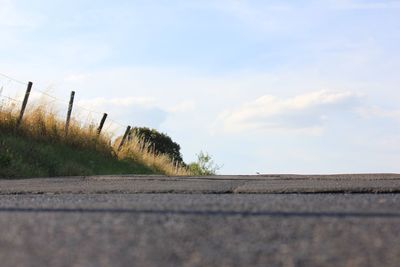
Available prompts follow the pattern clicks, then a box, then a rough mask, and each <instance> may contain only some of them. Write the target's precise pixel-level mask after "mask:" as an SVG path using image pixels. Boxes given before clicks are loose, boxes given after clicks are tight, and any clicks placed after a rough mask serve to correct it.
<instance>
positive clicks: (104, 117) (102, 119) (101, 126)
mask: <svg viewBox="0 0 400 267" xmlns="http://www.w3.org/2000/svg"><path fill="white" fill-rule="evenodd" d="M106 119H107V113H104V114H103V118H101V121H100V125H99V128H97V135H100V133H101V130H102V129H103V126H104V122H105V121H106Z"/></svg>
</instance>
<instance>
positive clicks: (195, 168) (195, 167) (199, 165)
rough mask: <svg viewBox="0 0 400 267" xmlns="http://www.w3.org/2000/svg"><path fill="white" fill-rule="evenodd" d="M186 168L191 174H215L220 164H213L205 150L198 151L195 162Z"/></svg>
mask: <svg viewBox="0 0 400 267" xmlns="http://www.w3.org/2000/svg"><path fill="white" fill-rule="evenodd" d="M188 169H189V172H190V173H191V174H192V175H215V174H216V173H217V171H218V170H219V169H221V166H218V165H217V164H215V163H214V161H213V160H212V158H211V156H210V155H209V154H208V153H207V152H206V153H203V151H200V153H199V154H197V162H192V163H190V164H189V165H188Z"/></svg>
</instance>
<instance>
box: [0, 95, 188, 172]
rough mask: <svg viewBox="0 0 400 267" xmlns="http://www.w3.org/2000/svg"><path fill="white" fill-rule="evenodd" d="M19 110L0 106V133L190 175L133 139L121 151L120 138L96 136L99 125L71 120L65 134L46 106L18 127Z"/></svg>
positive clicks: (37, 108) (29, 114)
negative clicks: (82, 123)
mask: <svg viewBox="0 0 400 267" xmlns="http://www.w3.org/2000/svg"><path fill="white" fill-rule="evenodd" d="M18 112H19V107H17V106H15V105H13V104H12V103H11V104H7V103H6V104H3V105H2V106H1V107H0V131H3V132H8V133H10V132H13V133H15V134H18V135H22V136H24V137H26V138H28V139H34V140H41V141H45V142H48V143H64V144H67V145H69V146H72V147H76V148H84V149H92V150H96V151H97V152H98V153H104V154H108V155H112V156H113V157H117V158H118V159H120V160H132V161H134V162H137V163H140V164H142V165H145V166H147V167H149V168H151V169H153V170H154V171H155V172H157V173H162V174H165V175H168V176H174V175H176V176H183V175H190V173H189V171H188V170H187V168H186V166H183V165H179V164H175V163H174V162H173V161H172V160H171V159H170V158H169V157H168V156H167V155H163V154H157V153H155V152H154V150H152V149H150V147H151V145H150V144H147V143H145V142H144V141H143V140H140V139H139V138H137V137H136V136H131V137H130V138H129V140H128V141H127V142H126V143H125V144H124V146H123V147H122V149H121V150H120V151H118V146H119V142H120V140H121V139H120V138H117V139H116V140H114V141H113V140H112V135H111V134H104V133H102V134H101V135H100V136H98V135H97V128H96V127H97V126H96V125H93V124H88V125H83V126H82V125H81V124H80V123H78V122H77V121H76V120H74V119H72V120H71V122H70V125H69V128H68V134H66V133H65V121H61V120H60V119H58V118H57V116H56V115H55V113H54V112H52V110H51V108H49V107H48V106H47V105H46V104H38V105H36V106H35V107H34V108H31V109H29V110H27V111H26V112H25V114H24V118H23V120H22V122H21V124H20V125H19V126H17V118H18Z"/></svg>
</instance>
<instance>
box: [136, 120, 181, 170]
mask: <svg viewBox="0 0 400 267" xmlns="http://www.w3.org/2000/svg"><path fill="white" fill-rule="evenodd" d="M131 134H134V135H135V136H136V137H137V138H139V139H140V140H142V141H143V149H144V148H146V147H147V149H148V150H150V151H151V152H153V153H155V154H164V155H167V156H168V157H169V158H170V159H171V160H173V161H174V162H177V163H179V164H183V165H184V162H183V159H182V154H181V152H180V150H181V147H180V145H179V144H178V143H175V142H174V141H172V139H171V137H169V136H168V135H166V134H165V133H160V132H158V131H157V130H155V129H150V128H147V127H134V128H133V129H132V130H131Z"/></svg>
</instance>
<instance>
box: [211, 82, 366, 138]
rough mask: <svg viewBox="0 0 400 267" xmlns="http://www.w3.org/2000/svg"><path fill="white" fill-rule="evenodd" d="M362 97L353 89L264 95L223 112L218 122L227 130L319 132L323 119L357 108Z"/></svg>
mask: <svg viewBox="0 0 400 267" xmlns="http://www.w3.org/2000/svg"><path fill="white" fill-rule="evenodd" d="M359 98H360V95H359V94H356V93H353V92H333V91H327V90H321V91H316V92H312V93H308V94H303V95H298V96H295V97H293V98H287V99H281V98H278V97H275V96H272V95H264V96H261V97H259V98H257V99H256V100H254V101H251V102H248V103H245V104H243V105H242V106H241V107H239V108H238V109H234V110H227V111H225V112H223V113H222V114H221V115H220V116H219V118H218V120H217V123H216V125H218V126H219V128H222V130H223V131H225V132H243V131H247V130H251V131H270V130H283V131H296V132H300V133H307V134H320V133H321V132H322V129H323V128H322V126H323V122H324V121H326V120H327V119H328V118H329V115H330V114H331V113H332V112H342V111H346V110H349V109H352V108H353V107H356V106H357V105H358V102H359ZM220 126H222V127H220Z"/></svg>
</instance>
